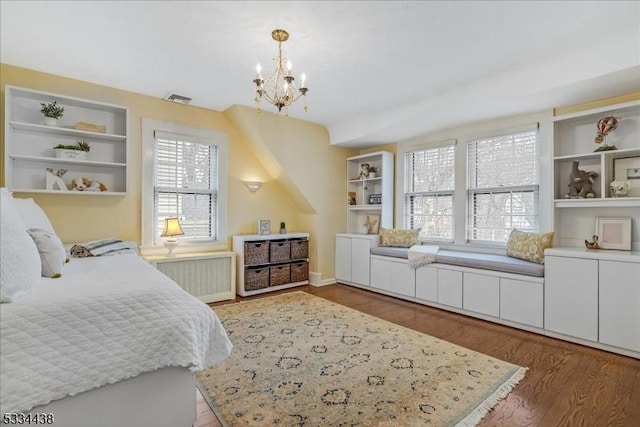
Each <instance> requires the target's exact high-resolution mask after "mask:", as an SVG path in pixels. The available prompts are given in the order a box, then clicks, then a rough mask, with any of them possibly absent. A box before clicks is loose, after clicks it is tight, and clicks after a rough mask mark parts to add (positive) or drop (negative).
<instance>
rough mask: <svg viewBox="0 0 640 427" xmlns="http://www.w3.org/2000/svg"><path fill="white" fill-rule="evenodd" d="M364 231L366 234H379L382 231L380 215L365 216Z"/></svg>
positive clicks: (363, 218)
mask: <svg viewBox="0 0 640 427" xmlns="http://www.w3.org/2000/svg"><path fill="white" fill-rule="evenodd" d="M362 231H363V232H364V234H378V232H379V231H380V215H363V216H362Z"/></svg>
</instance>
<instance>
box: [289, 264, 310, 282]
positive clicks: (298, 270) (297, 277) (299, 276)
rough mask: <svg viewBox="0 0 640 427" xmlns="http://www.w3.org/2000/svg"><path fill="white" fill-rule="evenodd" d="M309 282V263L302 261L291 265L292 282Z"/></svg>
mask: <svg viewBox="0 0 640 427" xmlns="http://www.w3.org/2000/svg"><path fill="white" fill-rule="evenodd" d="M305 280H309V263H308V262H307V261H301V262H296V263H293V264H291V281H292V282H304V281H305Z"/></svg>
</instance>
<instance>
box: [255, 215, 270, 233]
mask: <svg viewBox="0 0 640 427" xmlns="http://www.w3.org/2000/svg"><path fill="white" fill-rule="evenodd" d="M258 234H260V235H266V234H271V221H269V220H268V219H261V220H260V221H258Z"/></svg>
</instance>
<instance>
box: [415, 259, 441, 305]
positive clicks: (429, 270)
mask: <svg viewBox="0 0 640 427" xmlns="http://www.w3.org/2000/svg"><path fill="white" fill-rule="evenodd" d="M416 298H420V299H423V300H426V301H431V302H438V269H437V268H436V267H429V266H424V267H420V268H418V269H416Z"/></svg>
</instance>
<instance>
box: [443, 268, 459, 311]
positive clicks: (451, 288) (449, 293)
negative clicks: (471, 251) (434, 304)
mask: <svg viewBox="0 0 640 427" xmlns="http://www.w3.org/2000/svg"><path fill="white" fill-rule="evenodd" d="M438 302H439V303H440V304H445V305H450V306H451V307H457V308H462V272H461V271H453V270H446V269H444V268H439V269H438Z"/></svg>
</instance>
